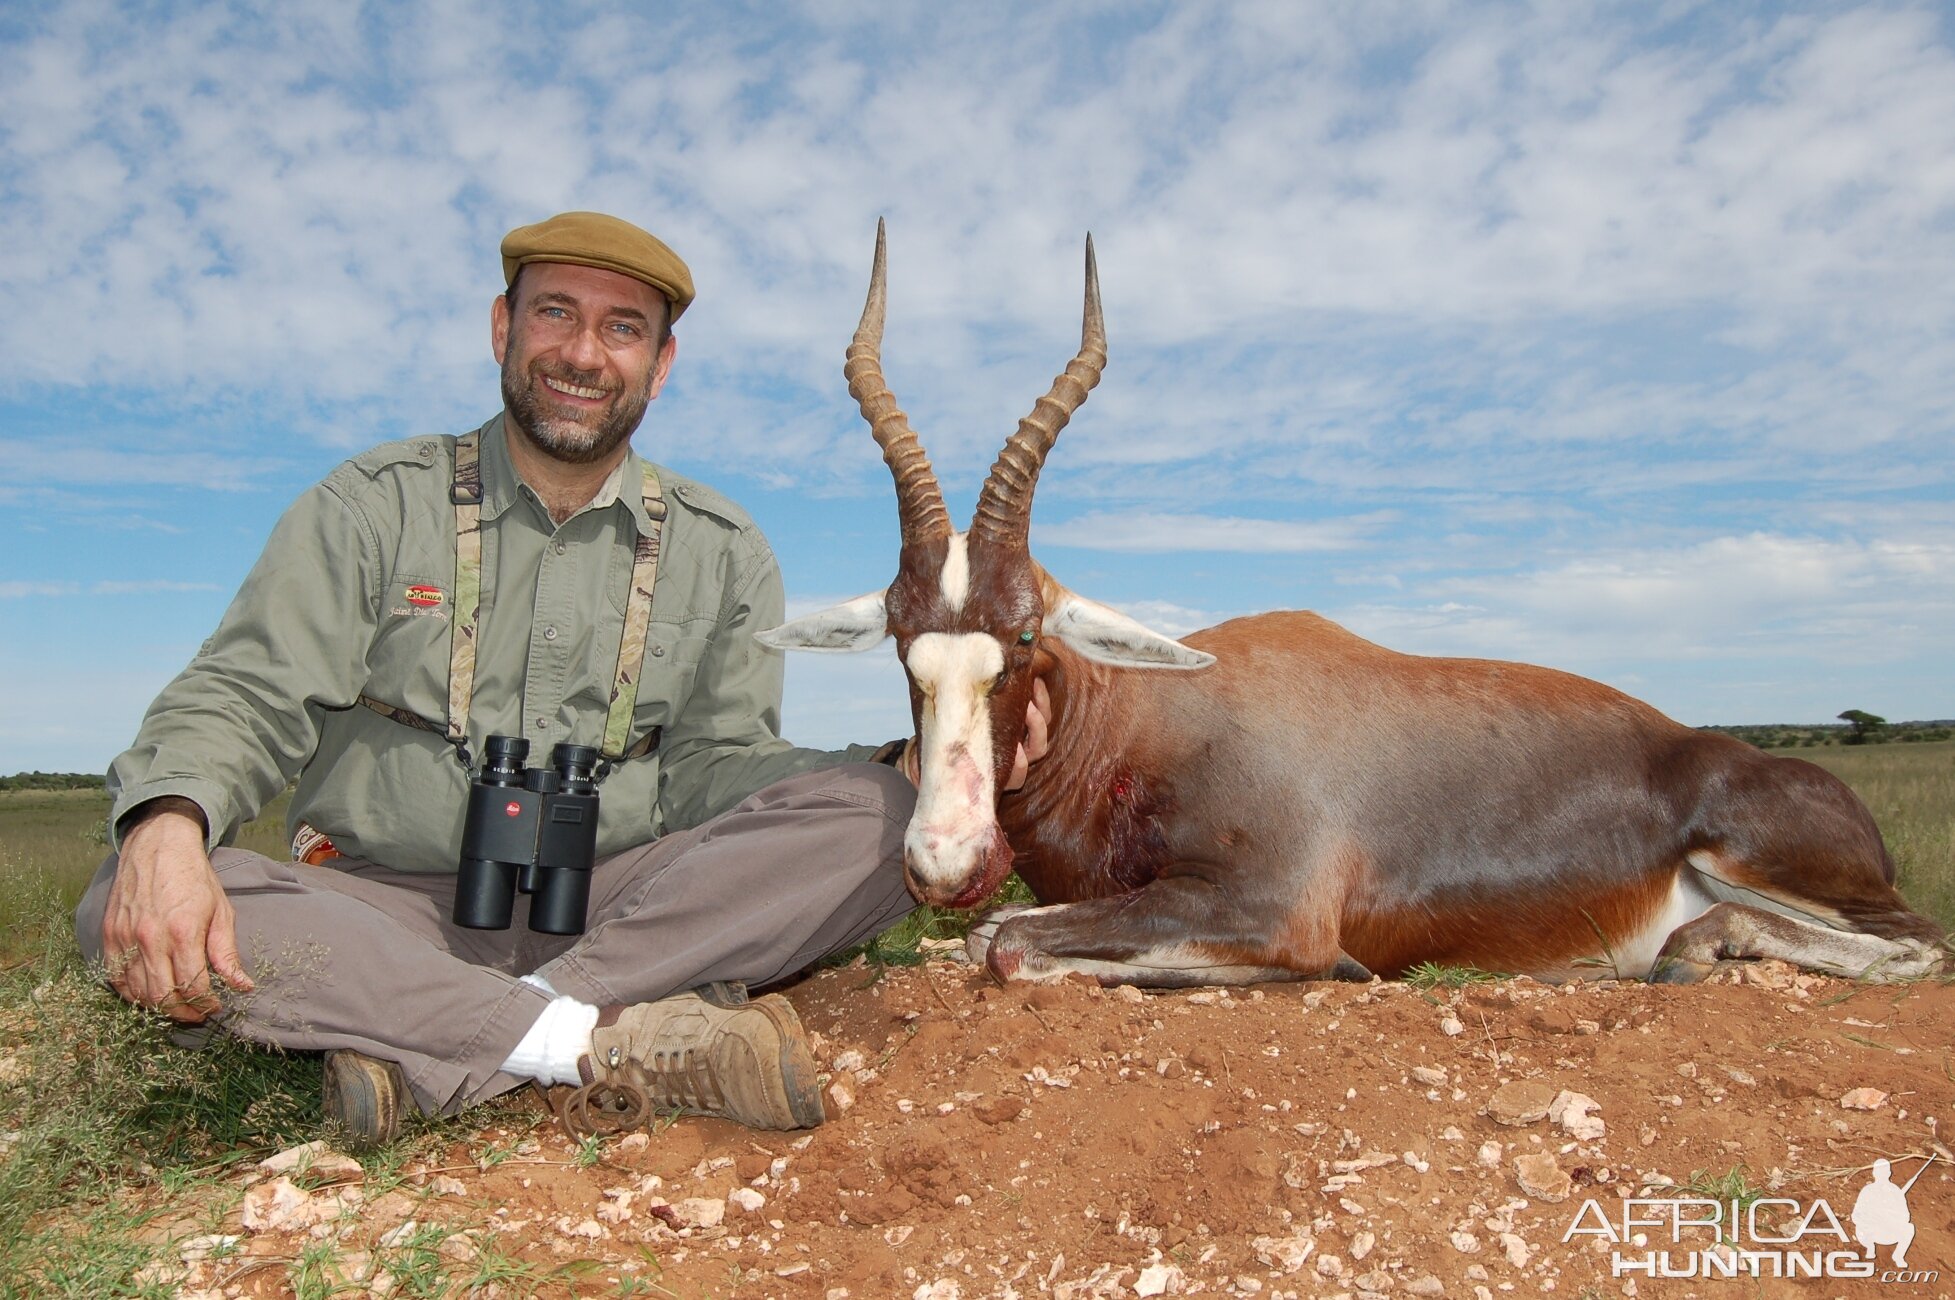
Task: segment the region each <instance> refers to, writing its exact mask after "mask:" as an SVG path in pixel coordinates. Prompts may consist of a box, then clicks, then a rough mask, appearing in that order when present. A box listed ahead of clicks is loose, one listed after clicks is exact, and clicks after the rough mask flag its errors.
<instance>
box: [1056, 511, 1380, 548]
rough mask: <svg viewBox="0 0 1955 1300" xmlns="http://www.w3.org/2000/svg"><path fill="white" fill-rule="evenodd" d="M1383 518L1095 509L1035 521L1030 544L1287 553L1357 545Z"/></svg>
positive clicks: (1375, 529)
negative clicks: (1299, 519)
mask: <svg viewBox="0 0 1955 1300" xmlns="http://www.w3.org/2000/svg"><path fill="white" fill-rule="evenodd" d="M1382 522H1384V520H1383V519H1381V518H1379V517H1376V516H1374V517H1372V518H1369V519H1331V520H1324V521H1321V522H1313V523H1294V522H1285V521H1282V520H1277V519H1246V518H1242V517H1240V516H1217V515H1173V514H1154V513H1131V514H1113V513H1109V512H1105V511H1093V512H1091V513H1088V514H1084V515H1080V516H1079V517H1077V518H1075V519H1069V520H1067V521H1066V522H1064V523H1059V524H1036V525H1034V526H1033V530H1032V540H1033V542H1034V544H1036V545H1040V546H1076V547H1079V548H1081V549H1082V550H1089V551H1132V552H1174V551H1235V552H1249V553H1257V554H1267V555H1287V554H1296V553H1302V552H1308V551H1342V550H1349V549H1350V548H1352V547H1354V546H1357V545H1359V544H1360V543H1361V542H1362V540H1363V539H1364V537H1365V535H1366V534H1367V533H1374V532H1376V531H1377V528H1378V525H1379V524H1380V523H1382Z"/></svg>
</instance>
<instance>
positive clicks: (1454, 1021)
mask: <svg viewBox="0 0 1955 1300" xmlns="http://www.w3.org/2000/svg"><path fill="white" fill-rule="evenodd" d="M1439 1032H1440V1033H1442V1034H1444V1035H1446V1037H1448V1038H1458V1037H1459V1036H1460V1035H1461V1034H1463V1033H1465V1032H1466V1026H1465V1025H1463V1024H1461V1023H1460V1021H1459V1017H1458V1016H1447V1017H1445V1018H1444V1019H1442V1020H1441V1021H1440V1022H1439Z"/></svg>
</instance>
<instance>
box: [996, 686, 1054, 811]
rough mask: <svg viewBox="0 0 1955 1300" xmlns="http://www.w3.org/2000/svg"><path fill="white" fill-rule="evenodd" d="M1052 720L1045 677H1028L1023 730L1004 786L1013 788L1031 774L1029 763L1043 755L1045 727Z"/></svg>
mask: <svg viewBox="0 0 1955 1300" xmlns="http://www.w3.org/2000/svg"><path fill="white" fill-rule="evenodd" d="M1051 723H1052V696H1051V695H1050V694H1049V693H1048V692H1047V691H1046V689H1045V678H1043V677H1034V678H1033V679H1032V698H1031V700H1030V701H1029V702H1028V703H1027V704H1026V705H1025V734H1023V735H1022V736H1020V737H1019V738H1018V751H1017V752H1016V753H1015V754H1013V755H1012V759H1011V775H1010V776H1009V777H1007V778H1006V780H1005V789H1007V790H1016V789H1018V787H1019V786H1021V785H1024V784H1025V778H1026V777H1027V776H1030V775H1031V772H1032V764H1034V763H1036V762H1038V761H1039V760H1040V759H1042V758H1044V757H1045V751H1046V748H1047V739H1048V738H1047V736H1046V729H1047V728H1048V727H1049V726H1050V725H1051Z"/></svg>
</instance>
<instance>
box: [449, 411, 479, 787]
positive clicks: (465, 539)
mask: <svg viewBox="0 0 1955 1300" xmlns="http://www.w3.org/2000/svg"><path fill="white" fill-rule="evenodd" d="M480 433H481V431H480V430H477V431H476V432H474V433H468V434H464V435H462V436H461V437H460V438H457V439H456V440H455V483H454V486H453V487H452V488H451V489H450V490H449V493H448V499H449V500H450V501H453V502H454V503H455V617H454V620H453V622H451V623H450V624H449V629H450V630H449V641H448V743H449V744H451V745H453V746H455V748H456V750H457V751H459V754H460V757H461V760H462V766H463V767H467V766H469V756H468V706H469V701H470V700H471V699H473V698H474V696H475V639H476V633H477V632H478V631H479V630H480V628H481V625H482V460H481V455H482V444H481V437H480Z"/></svg>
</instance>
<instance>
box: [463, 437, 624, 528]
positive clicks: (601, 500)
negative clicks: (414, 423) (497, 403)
mask: <svg viewBox="0 0 1955 1300" xmlns="http://www.w3.org/2000/svg"><path fill="white" fill-rule="evenodd" d="M503 418H504V417H503V416H501V415H497V416H496V417H494V418H493V419H491V420H490V421H489V422H488V423H487V424H485V425H483V426H482V428H481V429H480V430H479V433H480V435H481V444H482V453H481V454H482V517H483V518H484V519H496V518H499V517H500V516H501V515H502V512H503V511H505V510H507V509H509V507H510V506H512V505H514V504H515V503H516V494H517V492H518V491H519V490H520V489H521V487H522V481H521V479H520V478H518V477H517V474H516V466H515V464H514V463H513V462H512V461H511V460H510V459H509V445H508V441H507V439H508V436H509V435H508V431H507V430H506V429H504V427H503ZM648 470H649V471H650V472H652V473H656V472H657V471H656V469H653V468H652V467H650V466H648V465H647V463H646V462H645V461H643V460H641V459H640V458H639V456H638V453H637V451H635V450H633V449H632V448H631V447H630V446H627V447H626V448H625V458H624V459H623V460H622V461H620V462H618V465H617V468H615V469H613V470H612V471H611V473H610V475H609V476H607V477H606V478H605V480H604V482H603V484H602V485H600V486H599V487H598V489H597V495H596V496H594V497H592V498H591V503H590V505H589V506H588V507H586V508H587V509H592V510H600V509H603V508H604V507H606V506H611V505H622V506H623V507H624V508H625V512H626V513H627V514H629V515H630V516H631V522H632V524H633V525H634V526H635V527H636V528H637V529H638V531H639V533H640V534H641V535H642V534H646V533H649V532H650V531H651V528H652V519H651V516H650V515H648V514H647V513H646V512H645V475H646V473H647V472H648Z"/></svg>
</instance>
